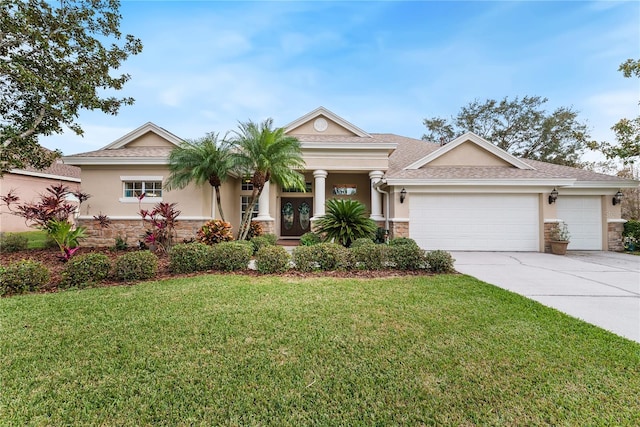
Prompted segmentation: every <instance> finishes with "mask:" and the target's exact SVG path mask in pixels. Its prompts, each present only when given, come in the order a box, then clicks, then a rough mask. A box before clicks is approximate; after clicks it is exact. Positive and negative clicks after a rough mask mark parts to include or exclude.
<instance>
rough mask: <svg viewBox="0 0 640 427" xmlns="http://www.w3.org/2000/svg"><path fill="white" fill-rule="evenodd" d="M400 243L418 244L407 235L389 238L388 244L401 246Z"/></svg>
mask: <svg viewBox="0 0 640 427" xmlns="http://www.w3.org/2000/svg"><path fill="white" fill-rule="evenodd" d="M401 245H412V246H418V244H417V243H416V241H415V240H413V239H410V238H408V237H396V238H393V239H391V240H389V246H401Z"/></svg>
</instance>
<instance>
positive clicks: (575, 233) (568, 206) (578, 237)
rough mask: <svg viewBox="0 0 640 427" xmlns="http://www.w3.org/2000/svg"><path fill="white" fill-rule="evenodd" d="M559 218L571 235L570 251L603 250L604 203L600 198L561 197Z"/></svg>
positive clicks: (558, 201)
mask: <svg viewBox="0 0 640 427" xmlns="http://www.w3.org/2000/svg"><path fill="white" fill-rule="evenodd" d="M556 204H557V209H558V218H559V219H561V220H563V221H564V222H565V223H566V224H567V226H568V228H569V233H571V243H569V246H568V249H573V250H596V251H599V250H602V201H601V198H600V196H561V197H558V200H557V201H556Z"/></svg>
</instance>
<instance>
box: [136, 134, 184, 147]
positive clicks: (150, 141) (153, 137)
mask: <svg viewBox="0 0 640 427" xmlns="http://www.w3.org/2000/svg"><path fill="white" fill-rule="evenodd" d="M127 147H130V148H134V147H174V145H173V144H172V143H170V142H169V141H167V140H166V139H164V138H162V137H161V136H160V135H158V134H155V133H153V132H147V133H145V134H144V135H142V136H141V137H139V138H136V139H135V140H133V141H131V142H129V143H127Z"/></svg>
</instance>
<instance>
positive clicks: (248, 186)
mask: <svg viewBox="0 0 640 427" xmlns="http://www.w3.org/2000/svg"><path fill="white" fill-rule="evenodd" d="M240 190H242V191H253V184H252V183H251V180H250V179H243V180H242V182H241V185H240Z"/></svg>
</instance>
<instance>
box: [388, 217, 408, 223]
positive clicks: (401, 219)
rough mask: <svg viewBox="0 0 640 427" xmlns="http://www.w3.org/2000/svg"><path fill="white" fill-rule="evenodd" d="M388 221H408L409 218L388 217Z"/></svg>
mask: <svg viewBox="0 0 640 427" xmlns="http://www.w3.org/2000/svg"><path fill="white" fill-rule="evenodd" d="M389 222H409V218H389Z"/></svg>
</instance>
